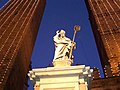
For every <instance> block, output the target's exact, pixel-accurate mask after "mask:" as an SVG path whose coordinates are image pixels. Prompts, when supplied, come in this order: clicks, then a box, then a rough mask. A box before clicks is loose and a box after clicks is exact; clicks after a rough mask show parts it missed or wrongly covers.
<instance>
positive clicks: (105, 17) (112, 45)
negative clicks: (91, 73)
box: [85, 0, 120, 90]
mask: <svg viewBox="0 0 120 90" xmlns="http://www.w3.org/2000/svg"><path fill="white" fill-rule="evenodd" d="M85 2H86V6H87V9H88V13H89V20H90V23H91V26H92V31H93V34H94V37H95V41H96V45H97V48H98V52H99V56H100V60H101V65H102V68H103V72H104V76H105V78H97V79H94V80H93V81H92V90H119V89H120V68H119V67H120V65H119V63H120V1H119V0H85Z"/></svg>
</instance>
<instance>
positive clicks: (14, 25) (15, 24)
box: [0, 0, 46, 90]
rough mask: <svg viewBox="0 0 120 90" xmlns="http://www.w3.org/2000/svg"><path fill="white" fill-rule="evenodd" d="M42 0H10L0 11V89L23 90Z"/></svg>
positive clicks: (25, 89)
mask: <svg viewBox="0 0 120 90" xmlns="http://www.w3.org/2000/svg"><path fill="white" fill-rule="evenodd" d="M45 3H46V2H45V0H10V1H9V2H8V3H7V4H6V5H5V6H4V7H3V8H2V9H1V10H0V90H27V86H28V85H27V78H28V77H27V73H28V71H29V70H30V58H31V54H32V50H33V46H34V44H35V39H36V36H37V33H38V29H39V24H40V21H41V18H42V15H43V11H44V7H45Z"/></svg>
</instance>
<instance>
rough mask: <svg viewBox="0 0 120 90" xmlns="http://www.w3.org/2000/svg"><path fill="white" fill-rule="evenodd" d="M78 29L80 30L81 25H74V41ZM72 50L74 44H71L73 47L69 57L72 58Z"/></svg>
mask: <svg viewBox="0 0 120 90" xmlns="http://www.w3.org/2000/svg"><path fill="white" fill-rule="evenodd" d="M78 31H80V26H79V25H75V26H74V35H73V39H72V42H74V40H75V36H76V33H77V32H78ZM72 50H73V46H71V49H70V53H69V59H71V57H72Z"/></svg>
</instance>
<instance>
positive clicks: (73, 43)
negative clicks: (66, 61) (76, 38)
mask: <svg viewBox="0 0 120 90" xmlns="http://www.w3.org/2000/svg"><path fill="white" fill-rule="evenodd" d="M71 43H72V46H73V48H74V49H76V43H75V42H73V41H72V42H71Z"/></svg>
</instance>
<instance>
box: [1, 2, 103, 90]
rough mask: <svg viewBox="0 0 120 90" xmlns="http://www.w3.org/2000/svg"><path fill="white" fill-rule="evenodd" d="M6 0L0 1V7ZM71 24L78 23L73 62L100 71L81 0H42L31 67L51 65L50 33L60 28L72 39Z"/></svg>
mask: <svg viewBox="0 0 120 90" xmlns="http://www.w3.org/2000/svg"><path fill="white" fill-rule="evenodd" d="M7 1H8V0H0V7H2V6H3V5H4V4H5V3H6V2H7ZM74 25H80V26H81V30H80V31H79V32H78V33H77V34H76V38H75V42H76V47H77V48H76V50H74V51H73V55H74V64H73V65H76V64H81V65H83V64H84V65H86V66H91V68H93V67H97V68H99V69H100V72H101V73H102V69H101V65H100V60H99V56H98V52H97V49H96V44H95V41H94V36H93V33H92V30H91V26H90V22H89V16H88V12H87V9H86V5H85V2H84V0H46V8H45V11H44V15H43V18H42V21H41V24H40V28H39V33H38V36H37V40H36V44H35V47H34V50H33V54H32V58H31V60H32V68H43V67H47V66H48V65H49V64H50V65H52V60H53V57H54V50H55V49H54V42H53V36H54V35H55V34H56V31H57V30H61V29H64V30H65V31H66V37H68V38H70V39H72V37H73V32H74V31H73V27H74ZM102 76H103V74H102ZM28 84H29V88H28V90H33V88H32V84H31V81H29V83H28Z"/></svg>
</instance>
